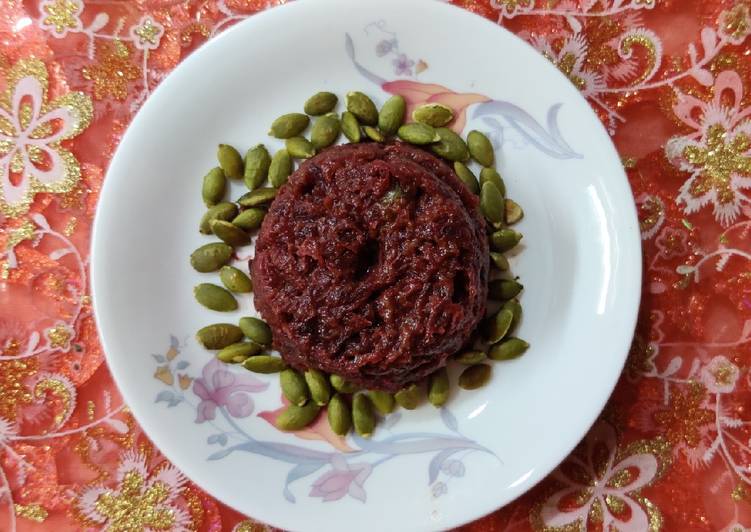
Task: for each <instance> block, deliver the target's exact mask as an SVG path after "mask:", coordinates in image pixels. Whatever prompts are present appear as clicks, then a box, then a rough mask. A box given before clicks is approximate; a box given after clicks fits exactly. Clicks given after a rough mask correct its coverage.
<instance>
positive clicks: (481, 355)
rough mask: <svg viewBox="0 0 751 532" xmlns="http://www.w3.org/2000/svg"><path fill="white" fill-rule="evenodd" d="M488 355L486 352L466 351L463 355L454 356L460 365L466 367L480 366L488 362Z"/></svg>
mask: <svg viewBox="0 0 751 532" xmlns="http://www.w3.org/2000/svg"><path fill="white" fill-rule="evenodd" d="M487 358H488V357H487V355H486V354H485V351H474V350H473V351H464V352H463V353H459V354H458V355H455V356H454V360H455V361H457V362H458V363H459V364H464V365H465V366H474V365H475V364H480V363H482V362H484V361H485V360H487Z"/></svg>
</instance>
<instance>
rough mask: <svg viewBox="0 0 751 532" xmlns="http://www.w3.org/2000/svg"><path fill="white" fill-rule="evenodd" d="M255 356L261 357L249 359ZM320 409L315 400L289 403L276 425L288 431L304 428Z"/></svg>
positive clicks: (277, 419)
mask: <svg viewBox="0 0 751 532" xmlns="http://www.w3.org/2000/svg"><path fill="white" fill-rule="evenodd" d="M254 358H259V357H253V358H249V359H248V360H253V359H254ZM246 362H247V361H246ZM320 411H321V407H320V406H318V405H317V404H315V403H314V402H313V401H309V402H307V403H306V404H305V405H303V406H297V405H289V406H288V407H287V409H286V410H285V411H284V412H282V413H281V414H279V415H278V416H277V418H276V426H277V428H278V429H279V430H287V431H290V430H301V429H304V428H305V427H307V426H308V425H310V424H311V423H312V422H313V420H314V419H315V418H316V417H317V416H318V413H319V412H320Z"/></svg>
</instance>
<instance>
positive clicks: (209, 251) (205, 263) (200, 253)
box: [190, 242, 233, 273]
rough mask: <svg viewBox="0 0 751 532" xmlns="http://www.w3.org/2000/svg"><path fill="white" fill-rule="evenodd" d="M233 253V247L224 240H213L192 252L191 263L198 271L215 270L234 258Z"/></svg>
mask: <svg viewBox="0 0 751 532" xmlns="http://www.w3.org/2000/svg"><path fill="white" fill-rule="evenodd" d="M232 253H233V250H232V247H231V246H228V245H227V244H225V243H224V242H212V243H211V244H205V245H203V246H201V247H200V248H198V249H197V250H195V251H194V252H193V253H191V254H190V265H191V266H193V269H194V270H196V271H197V272H201V273H208V272H215V271H217V270H218V269H219V268H221V267H222V266H224V265H225V264H227V263H228V262H229V261H230V259H232Z"/></svg>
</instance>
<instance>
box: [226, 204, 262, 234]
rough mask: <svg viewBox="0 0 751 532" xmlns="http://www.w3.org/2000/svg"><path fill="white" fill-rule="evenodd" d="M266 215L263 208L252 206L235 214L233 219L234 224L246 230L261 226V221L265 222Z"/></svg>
mask: <svg viewBox="0 0 751 532" xmlns="http://www.w3.org/2000/svg"><path fill="white" fill-rule="evenodd" d="M265 216H266V211H264V210H263V209H254V208H251V209H247V210H244V211H243V212H241V213H240V214H238V215H237V216H235V217H234V218H233V219H232V224H233V225H236V226H237V227H239V228H240V229H243V230H245V231H252V230H253V229H258V228H259V227H261V222H263V218H264V217H265Z"/></svg>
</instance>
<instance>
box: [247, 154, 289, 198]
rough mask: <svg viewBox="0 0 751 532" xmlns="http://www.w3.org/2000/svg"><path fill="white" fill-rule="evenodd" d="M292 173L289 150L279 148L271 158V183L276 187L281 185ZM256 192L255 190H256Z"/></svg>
mask: <svg viewBox="0 0 751 532" xmlns="http://www.w3.org/2000/svg"><path fill="white" fill-rule="evenodd" d="M291 173H292V157H290V154H289V152H288V151H287V150H279V151H278V152H276V153H275V154H274V156H273V157H272V158H271V166H270V167H269V183H271V186H272V187H274V188H279V187H281V186H282V185H283V184H284V183H286V182H287V178H289V176H290V174H291ZM254 192H255V191H254Z"/></svg>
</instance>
